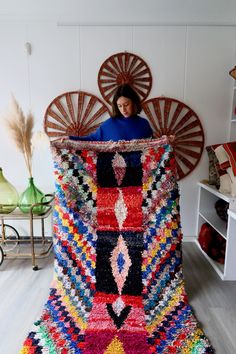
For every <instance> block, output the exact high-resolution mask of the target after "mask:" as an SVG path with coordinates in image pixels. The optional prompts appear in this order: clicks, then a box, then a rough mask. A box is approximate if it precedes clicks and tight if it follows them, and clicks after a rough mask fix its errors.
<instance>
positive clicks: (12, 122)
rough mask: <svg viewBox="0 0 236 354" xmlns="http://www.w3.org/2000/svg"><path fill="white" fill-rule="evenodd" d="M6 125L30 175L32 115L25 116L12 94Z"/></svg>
mask: <svg viewBox="0 0 236 354" xmlns="http://www.w3.org/2000/svg"><path fill="white" fill-rule="evenodd" d="M6 125H7V128H8V130H9V133H10V135H11V137H12V139H13V141H14V143H15V145H16V147H17V148H18V150H19V151H20V152H21V153H22V154H23V156H24V160H25V163H26V167H27V169H28V172H29V176H30V177H32V156H33V149H32V145H31V139H32V135H33V128H34V117H33V114H32V113H31V112H29V113H28V114H27V115H26V116H25V115H24V113H23V111H22V109H21V107H20V105H19V103H18V102H17V100H16V99H15V97H14V95H12V99H11V104H10V109H9V112H8V113H7V115H6Z"/></svg>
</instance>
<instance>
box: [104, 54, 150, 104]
mask: <svg viewBox="0 0 236 354" xmlns="http://www.w3.org/2000/svg"><path fill="white" fill-rule="evenodd" d="M122 84H129V85H130V86H132V87H133V89H134V90H135V91H136V92H137V93H138V95H139V97H140V99H141V101H144V100H145V99H146V98H147V96H148V94H149V92H150V90H151V87H152V75H151V71H150V69H149V67H148V66H147V64H146V63H145V61H144V60H143V59H141V58H140V57H138V56H137V55H135V54H132V53H127V52H122V53H117V54H114V55H112V56H110V57H109V58H108V59H106V60H105V62H104V63H103V64H102V66H101V68H100V70H99V73H98V86H99V90H100V92H101V95H102V97H103V98H104V100H105V101H106V102H108V103H109V104H111V101H112V98H113V95H114V92H115V91H116V89H117V87H118V86H119V85H122Z"/></svg>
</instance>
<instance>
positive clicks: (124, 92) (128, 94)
mask: <svg viewBox="0 0 236 354" xmlns="http://www.w3.org/2000/svg"><path fill="white" fill-rule="evenodd" d="M122 96H123V97H125V98H129V99H130V100H131V101H132V102H133V108H134V115H135V114H138V113H140V112H141V110H142V106H141V101H140V98H139V95H138V94H137V92H136V91H135V90H134V89H133V88H132V87H131V86H130V85H128V84H123V85H120V86H118V88H117V90H116V92H115V94H114V97H113V100H112V117H114V118H115V117H120V111H119V108H118V106H117V100H118V99H119V98H120V97H122Z"/></svg>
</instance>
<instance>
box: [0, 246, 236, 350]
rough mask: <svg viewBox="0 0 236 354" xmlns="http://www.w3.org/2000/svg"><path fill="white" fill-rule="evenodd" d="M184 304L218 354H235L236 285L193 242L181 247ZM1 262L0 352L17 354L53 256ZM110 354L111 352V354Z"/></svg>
mask: <svg viewBox="0 0 236 354" xmlns="http://www.w3.org/2000/svg"><path fill="white" fill-rule="evenodd" d="M183 259H184V262H183V264H184V276H185V285H186V290H187V293H188V297H189V302H190V304H191V305H192V307H193V310H194V313H195V315H196V317H197V318H198V320H199V322H200V324H201V326H202V328H203V330H204V331H205V333H206V335H207V336H208V338H209V339H210V341H211V343H212V345H213V347H214V348H215V350H216V353H217V354H235V353H236V281H235V282H229V281H222V280H221V279H220V278H219V277H218V275H217V274H216V273H215V271H214V270H213V269H212V268H211V266H210V265H209V264H208V262H207V261H206V259H205V258H204V257H203V255H202V254H201V253H200V251H199V249H198V247H197V246H196V245H195V244H194V243H192V242H185V243H184V244H183ZM38 263H39V266H40V268H41V269H40V270H39V271H33V270H32V267H31V262H30V260H19V259H18V260H4V262H3V264H2V265H1V266H0V353H1V354H17V353H19V350H20V348H21V346H22V343H23V341H24V339H25V337H26V335H27V333H28V332H29V331H30V330H31V328H32V324H33V322H34V321H36V320H37V319H38V318H39V317H40V314H41V311H42V308H43V305H44V303H45V302H46V300H47V297H48V294H49V287H50V283H51V281H52V277H53V256H52V255H50V256H49V257H48V258H45V259H40V260H39V261H38ZM114 354H115V353H114Z"/></svg>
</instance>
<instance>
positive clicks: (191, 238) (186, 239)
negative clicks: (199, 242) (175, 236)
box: [183, 236, 196, 242]
mask: <svg viewBox="0 0 236 354" xmlns="http://www.w3.org/2000/svg"><path fill="white" fill-rule="evenodd" d="M195 241H196V236H183V242H195Z"/></svg>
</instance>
